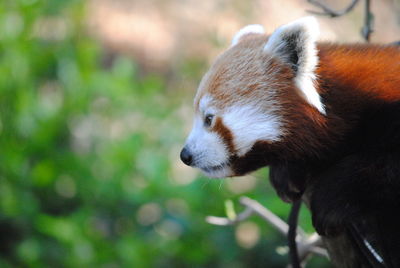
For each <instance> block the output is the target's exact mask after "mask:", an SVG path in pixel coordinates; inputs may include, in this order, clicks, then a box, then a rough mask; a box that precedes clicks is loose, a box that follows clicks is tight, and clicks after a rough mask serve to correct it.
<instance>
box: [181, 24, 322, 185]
mask: <svg viewBox="0 0 400 268" xmlns="http://www.w3.org/2000/svg"><path fill="white" fill-rule="evenodd" d="M317 29H318V27H317V23H316V21H315V19H313V18H305V19H301V20H299V21H295V22H293V23H291V24H288V25H284V26H282V27H280V28H278V29H277V30H276V31H275V32H274V33H273V34H272V35H271V36H270V37H269V38H268V37H267V36H266V35H264V34H263V30H262V27H261V26H258V25H251V26H247V27H245V28H243V29H242V30H241V31H239V33H238V34H236V36H235V37H234V39H233V42H232V46H231V47H230V48H229V49H228V50H227V51H225V52H224V53H223V54H222V55H220V56H219V57H218V58H217V60H216V61H215V63H214V64H213V65H212V66H211V68H210V70H209V71H208V72H207V73H206V75H205V76H204V77H203V79H202V81H201V83H200V85H199V88H198V91H197V94H196V97H195V101H194V106H195V117H194V123H193V129H192V131H191V133H190V134H189V137H188V138H187V141H186V145H185V147H184V149H183V150H182V152H181V159H182V161H183V162H184V163H186V164H188V165H190V166H193V167H197V168H199V169H201V170H202V171H203V172H204V173H205V174H206V175H207V176H209V177H228V176H236V175H243V174H244V173H247V172H250V171H252V170H255V169H257V168H259V167H261V166H264V165H268V164H269V158H270V156H269V154H271V155H272V154H274V153H277V152H273V151H272V148H275V150H276V148H278V149H279V146H278V147H277V146H276V145H277V144H284V142H285V140H286V137H287V136H290V135H292V134H293V133H292V132H293V131H292V129H291V127H290V125H291V122H289V118H288V116H287V115H288V113H289V112H290V111H291V110H292V108H291V106H292V105H297V104H296V103H307V105H308V106H312V107H313V108H314V109H317V110H318V111H320V112H321V113H324V108H323V105H322V103H321V102H320V99H319V95H318V93H317V91H316V89H315V87H314V85H313V79H314V68H315V66H316V64H317V56H316V49H315V41H316V33H317ZM269 149H270V151H269V152H267V151H266V150H269Z"/></svg>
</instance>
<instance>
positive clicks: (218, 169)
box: [186, 115, 233, 178]
mask: <svg viewBox="0 0 400 268" xmlns="http://www.w3.org/2000/svg"><path fill="white" fill-rule="evenodd" d="M186 147H187V149H188V150H189V151H190V153H191V154H192V155H193V159H194V160H193V161H194V163H193V165H194V166H195V167H197V168H200V169H201V170H202V171H203V172H204V173H205V174H206V175H207V176H209V177H214V178H222V177H227V176H231V174H232V173H233V172H232V170H231V168H230V167H229V166H228V165H227V163H228V160H229V151H228V148H226V145H225V144H224V142H223V140H222V139H221V137H220V136H219V135H218V134H217V133H214V132H211V131H208V130H207V129H206V128H205V127H204V122H203V118H202V117H201V116H200V115H198V116H196V118H195V120H194V125H193V129H192V131H191V132H190V134H189V137H188V139H187V141H186Z"/></svg>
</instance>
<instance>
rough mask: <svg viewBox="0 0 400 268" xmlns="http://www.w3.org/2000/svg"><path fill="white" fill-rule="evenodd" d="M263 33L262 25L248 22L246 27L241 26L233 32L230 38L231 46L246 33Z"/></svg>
mask: <svg viewBox="0 0 400 268" xmlns="http://www.w3.org/2000/svg"><path fill="white" fill-rule="evenodd" d="M251 33H253V34H263V33H264V27H262V26H261V25H259V24H250V25H247V26H246V27H244V28H242V29H241V30H240V31H239V32H237V33H236V34H235V36H234V37H233V39H232V43H231V46H235V45H236V44H237V43H239V41H240V38H242V37H243V36H244V35H246V34H251Z"/></svg>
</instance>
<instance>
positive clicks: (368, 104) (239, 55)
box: [180, 17, 400, 267]
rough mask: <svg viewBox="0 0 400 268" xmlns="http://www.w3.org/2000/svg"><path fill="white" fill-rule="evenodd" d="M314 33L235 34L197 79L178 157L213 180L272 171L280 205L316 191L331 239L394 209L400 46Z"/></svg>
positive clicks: (399, 176)
mask: <svg viewBox="0 0 400 268" xmlns="http://www.w3.org/2000/svg"><path fill="white" fill-rule="evenodd" d="M318 35H319V30H318V23H317V21H316V19H315V18H313V17H307V18H303V19H299V20H297V21H294V22H292V23H289V24H286V25H283V26H281V27H279V28H278V29H277V30H275V32H273V33H272V34H271V35H266V34H265V33H264V30H263V28H262V26H260V25H250V26H247V27H245V28H243V29H242V30H240V31H239V32H238V33H237V34H236V35H235V37H234V38H233V41H232V44H231V46H230V48H229V49H227V50H226V51H225V52H223V53H222V54H221V55H220V56H219V57H218V58H217V59H216V61H215V62H214V63H213V64H212V66H211V68H210V69H209V71H208V72H207V73H206V74H205V76H204V77H203V79H202V80H201V83H200V85H199V88H198V90H197V94H196V97H195V100H194V107H195V118H194V125H193V129H192V131H191V133H190V135H189V137H188V139H187V141H186V144H185V146H184V148H183V150H182V152H181V155H180V157H181V159H182V161H183V162H184V163H185V164H187V165H190V166H193V167H196V168H199V169H201V170H202V171H203V172H204V173H205V174H206V175H207V176H210V177H230V176H239V175H243V174H246V173H249V172H251V171H254V170H256V169H258V168H261V167H264V166H270V179H271V181H272V184H273V186H274V187H275V189H276V191H277V192H278V194H279V195H280V196H281V197H282V198H283V199H284V200H288V201H293V200H296V199H299V198H300V197H301V196H302V194H303V192H304V191H305V190H307V191H308V190H309V189H312V192H313V194H312V195H311V198H310V208H311V211H312V214H313V215H312V216H313V224H314V226H315V227H316V229H317V231H318V232H319V233H320V234H322V235H334V234H337V233H340V232H342V231H344V230H346V228H347V227H346V226H349V224H351V223H352V222H351V221H352V220H353V219H358V220H359V221H365V220H366V221H368V220H375V219H376V218H377V217H378V218H380V219H384V218H385V219H387V216H384V215H385V213H388V212H391V211H392V212H393V211H396V210H397V211H399V208H400V49H399V47H397V46H394V45H376V44H375V45H373V44H332V43H323V42H321V43H319V42H317V39H318ZM387 226H389V225H387ZM390 226H392V225H390ZM389 229H390V230H392V231H393V229H391V228H389V227H388V230H389ZM393 241H394V240H393ZM397 241H400V239H398V240H397ZM398 248H399V247H398V246H397V249H398ZM396 267H400V264H399V266H396Z"/></svg>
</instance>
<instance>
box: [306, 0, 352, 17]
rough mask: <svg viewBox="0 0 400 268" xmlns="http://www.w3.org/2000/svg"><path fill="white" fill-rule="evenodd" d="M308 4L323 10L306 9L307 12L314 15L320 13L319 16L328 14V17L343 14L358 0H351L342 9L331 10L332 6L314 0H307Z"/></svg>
mask: <svg viewBox="0 0 400 268" xmlns="http://www.w3.org/2000/svg"><path fill="white" fill-rule="evenodd" d="M307 1H308V2H309V3H310V4H312V5H314V6H317V7H319V8H320V9H322V10H323V11H324V12H319V11H313V10H308V12H310V13H313V14H315V15H321V16H330V17H340V16H343V15H345V14H347V13H349V12H350V11H352V10H353V8H354V7H355V6H356V5H357V3H358V1H359V0H353V1H352V2H351V3H350V5H349V6H347V7H346V8H345V9H343V10H338V11H337V10H333V9H332V8H330V7H328V6H326V5H324V4H322V3H320V2H318V1H316V0H307Z"/></svg>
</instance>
